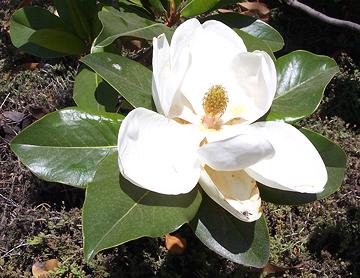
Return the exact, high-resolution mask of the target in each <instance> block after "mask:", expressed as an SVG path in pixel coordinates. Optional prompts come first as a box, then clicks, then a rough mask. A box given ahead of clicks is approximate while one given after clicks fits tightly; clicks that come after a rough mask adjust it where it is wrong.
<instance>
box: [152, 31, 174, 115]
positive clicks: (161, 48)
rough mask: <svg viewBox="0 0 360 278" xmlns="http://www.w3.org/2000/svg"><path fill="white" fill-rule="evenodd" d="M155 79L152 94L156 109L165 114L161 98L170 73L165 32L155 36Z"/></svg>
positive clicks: (153, 65) (153, 61) (153, 60)
mask: <svg viewBox="0 0 360 278" xmlns="http://www.w3.org/2000/svg"><path fill="white" fill-rule="evenodd" d="M152 67H153V80H152V96H153V99H154V103H155V106H156V110H157V111H158V112H159V113H161V114H164V109H163V107H162V105H161V102H160V101H161V99H162V98H163V96H164V93H163V90H164V85H165V81H166V80H167V79H168V77H169V75H170V68H171V65H170V46H169V43H168V41H167V39H166V37H165V35H164V34H161V35H160V36H158V37H157V38H153V58H152Z"/></svg>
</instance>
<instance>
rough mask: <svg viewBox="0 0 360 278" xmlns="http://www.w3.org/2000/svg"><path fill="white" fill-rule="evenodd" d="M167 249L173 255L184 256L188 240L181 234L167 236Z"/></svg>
mask: <svg viewBox="0 0 360 278" xmlns="http://www.w3.org/2000/svg"><path fill="white" fill-rule="evenodd" d="M165 247H166V249H167V250H169V253H170V254H172V255H182V254H183V253H184V252H185V250H186V239H185V238H183V237H182V236H181V235H180V234H175V235H169V234H167V235H166V236H165Z"/></svg>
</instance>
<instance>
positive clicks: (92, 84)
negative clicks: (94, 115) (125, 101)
mask: <svg viewBox="0 0 360 278" xmlns="http://www.w3.org/2000/svg"><path fill="white" fill-rule="evenodd" d="M118 96H119V94H118V93H117V92H116V91H115V90H114V88H113V87H111V86H110V85H109V84H108V83H107V82H105V81H104V80H103V79H102V78H101V76H100V75H98V74H97V73H95V72H93V71H92V70H91V69H89V68H87V67H81V68H80V70H79V72H78V74H77V75H76V78H75V82H74V92H73V99H74V101H75V103H76V105H77V106H78V107H79V108H80V109H83V110H86V111H88V112H115V111H116V105H117V103H118Z"/></svg>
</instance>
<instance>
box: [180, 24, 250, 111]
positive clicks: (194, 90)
mask: <svg viewBox="0 0 360 278" xmlns="http://www.w3.org/2000/svg"><path fill="white" fill-rule="evenodd" d="M189 49H190V55H191V61H190V65H189V68H188V70H187V72H186V75H185V78H184V80H183V82H182V84H181V87H180V91H181V93H182V94H183V95H184V96H185V97H186V98H187V99H188V100H189V102H190V103H191V105H192V106H193V109H194V111H195V112H196V114H197V115H199V116H203V114H204V111H203V107H202V101H203V98H204V95H205V94H206V92H207V91H208V90H209V89H210V88H211V87H212V86H214V85H222V86H224V87H229V86H230V85H231V84H233V80H229V78H228V76H229V71H230V70H231V62H232V60H233V59H234V57H236V55H238V54H239V53H242V52H244V51H246V48H245V45H244V43H243V41H242V39H241V38H240V37H239V36H238V35H237V34H236V33H235V32H234V31H233V30H232V29H231V28H229V27H227V26H226V25H225V24H223V23H220V22H217V21H208V22H206V23H204V24H203V25H202V26H201V28H196V30H195V32H194V33H193V34H192V37H191V40H190V41H189ZM226 89H227V88H226Z"/></svg>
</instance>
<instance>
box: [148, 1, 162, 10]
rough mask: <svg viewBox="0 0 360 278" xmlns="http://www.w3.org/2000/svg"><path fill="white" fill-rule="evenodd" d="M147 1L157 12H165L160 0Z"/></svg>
mask: <svg viewBox="0 0 360 278" xmlns="http://www.w3.org/2000/svg"><path fill="white" fill-rule="evenodd" d="M149 3H150V4H151V6H152V7H154V8H155V9H156V11H157V12H159V13H165V12H166V10H165V8H164V6H163V4H162V3H161V1H160V0H149Z"/></svg>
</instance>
